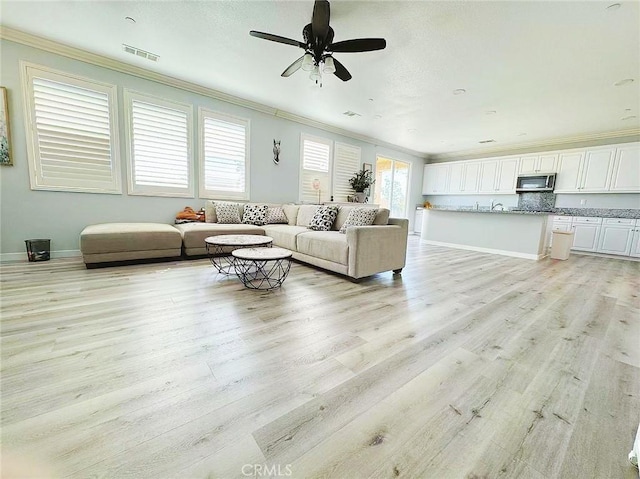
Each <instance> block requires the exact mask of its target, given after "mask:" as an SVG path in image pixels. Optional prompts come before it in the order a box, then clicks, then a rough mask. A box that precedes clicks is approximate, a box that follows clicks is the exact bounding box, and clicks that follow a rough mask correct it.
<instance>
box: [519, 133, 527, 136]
mask: <svg viewBox="0 0 640 479" xmlns="http://www.w3.org/2000/svg"><path fill="white" fill-rule="evenodd" d="M518 136H527V134H526V133H518Z"/></svg>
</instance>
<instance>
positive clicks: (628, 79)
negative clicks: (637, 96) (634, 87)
mask: <svg viewBox="0 0 640 479" xmlns="http://www.w3.org/2000/svg"><path fill="white" fill-rule="evenodd" d="M634 81H635V80H634V79H633V78H625V79H624V80H620V81H617V82H615V83H614V84H613V86H622V85H628V84H629V83H633V82H634Z"/></svg>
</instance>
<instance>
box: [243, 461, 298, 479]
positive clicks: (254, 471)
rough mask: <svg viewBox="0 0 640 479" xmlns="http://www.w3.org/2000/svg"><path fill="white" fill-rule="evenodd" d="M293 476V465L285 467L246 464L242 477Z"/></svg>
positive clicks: (279, 465)
mask: <svg viewBox="0 0 640 479" xmlns="http://www.w3.org/2000/svg"><path fill="white" fill-rule="evenodd" d="M292 474H293V472H292V470H291V464H287V465H285V466H284V467H283V466H282V465H281V464H272V465H268V464H245V465H244V466H242V475H243V476H247V477H263V476H267V477H290V476H291V475H292Z"/></svg>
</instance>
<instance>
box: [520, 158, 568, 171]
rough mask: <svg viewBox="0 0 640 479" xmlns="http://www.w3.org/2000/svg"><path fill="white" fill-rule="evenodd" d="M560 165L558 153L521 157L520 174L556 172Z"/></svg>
mask: <svg viewBox="0 0 640 479" xmlns="http://www.w3.org/2000/svg"><path fill="white" fill-rule="evenodd" d="M557 167H558V155H557V154H550V155H540V156H537V155H533V156H523V157H521V158H520V165H519V168H518V174H522V175H527V174H532V173H534V174H535V173H555V172H556V170H557Z"/></svg>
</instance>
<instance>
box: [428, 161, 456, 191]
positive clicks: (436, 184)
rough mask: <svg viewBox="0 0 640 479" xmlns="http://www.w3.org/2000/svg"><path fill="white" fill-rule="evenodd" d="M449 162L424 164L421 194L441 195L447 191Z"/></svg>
mask: <svg viewBox="0 0 640 479" xmlns="http://www.w3.org/2000/svg"><path fill="white" fill-rule="evenodd" d="M450 166H451V164H450V163H441V164H440V163H436V164H433V165H424V175H423V177H422V194H423V195H441V194H444V193H447V186H448V185H447V181H448V179H449V168H450Z"/></svg>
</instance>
